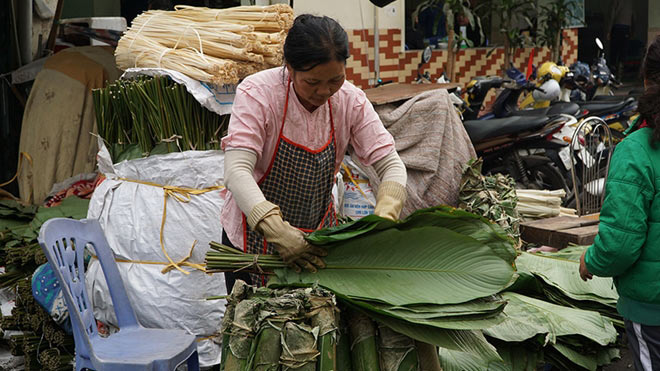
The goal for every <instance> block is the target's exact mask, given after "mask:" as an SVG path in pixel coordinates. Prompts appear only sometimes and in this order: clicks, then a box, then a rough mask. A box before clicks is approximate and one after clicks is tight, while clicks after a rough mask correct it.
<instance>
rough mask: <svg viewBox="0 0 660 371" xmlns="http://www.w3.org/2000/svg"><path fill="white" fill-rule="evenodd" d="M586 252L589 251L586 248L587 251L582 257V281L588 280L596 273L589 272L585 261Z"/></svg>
mask: <svg viewBox="0 0 660 371" xmlns="http://www.w3.org/2000/svg"><path fill="white" fill-rule="evenodd" d="M586 254H587V251H586V250H585V252H583V253H582V256H581V257H580V278H582V281H587V280H590V279H592V278H593V277H594V275H593V274H591V273H590V272H589V269H588V268H587V265H586V264H585V263H584V256H585V255H586Z"/></svg>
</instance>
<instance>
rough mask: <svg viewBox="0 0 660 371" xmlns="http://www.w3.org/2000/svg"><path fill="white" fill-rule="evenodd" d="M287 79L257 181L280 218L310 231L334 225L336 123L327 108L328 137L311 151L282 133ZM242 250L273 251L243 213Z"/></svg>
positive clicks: (259, 281) (255, 280)
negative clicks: (268, 155) (270, 148)
mask: <svg viewBox="0 0 660 371" xmlns="http://www.w3.org/2000/svg"><path fill="white" fill-rule="evenodd" d="M290 89H291V81H290V80H289V82H288V85H287V91H286V101H285V103H284V115H283V117H282V127H281V128H280V134H279V139H278V143H277V146H276V147H275V152H274V154H273V159H272V160H271V163H270V167H269V169H268V170H267V171H266V173H265V174H264V175H263V177H262V178H261V179H260V180H259V181H258V182H257V184H258V185H259V188H261V191H262V192H263V194H264V196H265V197H266V199H267V200H268V201H270V202H272V203H274V204H275V205H278V206H279V207H280V210H281V211H282V216H283V219H284V220H285V221H287V222H289V223H290V224H291V225H292V226H294V227H296V228H298V229H300V230H302V231H304V232H312V231H314V230H316V229H320V228H325V227H329V226H334V225H337V217H336V215H335V208H334V203H333V200H332V186H333V184H334V178H335V158H336V153H335V152H336V145H335V124H334V120H333V119H332V105H331V104H330V101H329V100H328V107H329V109H330V125H331V126H330V128H331V131H330V139H329V140H328V142H327V143H326V144H325V145H324V146H323V147H322V148H320V149H317V150H311V149H309V148H307V147H305V146H304V145H302V144H298V143H295V142H293V141H292V140H290V139H289V138H287V137H285V136H284V135H283V132H284V123H285V122H286V113H287V110H288V107H289V91H290ZM243 240H244V241H245V242H244V243H245V245H244V247H243V251H245V252H247V253H249V254H273V253H274V251H275V249H274V247H273V245H272V244H270V243H268V242H266V240H265V239H264V238H263V237H262V236H261V235H260V234H259V233H257V232H254V231H252V230H250V229H249V228H248V227H247V220H246V218H245V215H243ZM250 276H251V277H252V283H253V284H261V285H263V284H265V279H264V277H263V276H261V277H260V276H259V275H256V274H251V275H250Z"/></svg>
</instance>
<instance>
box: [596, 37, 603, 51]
mask: <svg viewBox="0 0 660 371" xmlns="http://www.w3.org/2000/svg"><path fill="white" fill-rule="evenodd" d="M596 45H598V49H600V50H603V43H602V42H601V41H600V39H599V38H596Z"/></svg>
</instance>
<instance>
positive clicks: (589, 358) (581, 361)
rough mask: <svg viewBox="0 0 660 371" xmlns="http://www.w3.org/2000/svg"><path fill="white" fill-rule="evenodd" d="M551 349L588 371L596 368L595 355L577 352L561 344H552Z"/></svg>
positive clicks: (596, 360)
mask: <svg viewBox="0 0 660 371" xmlns="http://www.w3.org/2000/svg"><path fill="white" fill-rule="evenodd" d="M552 347H553V348H555V349H556V350H557V351H558V352H559V353H560V354H561V355H562V356H564V357H566V358H568V359H569V360H570V361H571V362H573V363H575V364H576V365H579V366H581V367H583V368H586V369H587V370H589V371H596V367H598V359H597V356H596V355H595V354H593V355H591V354H585V353H582V352H579V351H577V350H575V349H573V348H571V347H570V346H568V345H566V344H562V342H557V343H556V344H552Z"/></svg>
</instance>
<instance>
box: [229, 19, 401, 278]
mask: <svg viewBox="0 0 660 371" xmlns="http://www.w3.org/2000/svg"><path fill="white" fill-rule="evenodd" d="M348 56H349V54H348V37H347V35H346V32H345V31H344V30H343V29H342V28H341V26H340V25H339V24H338V23H337V22H336V21H334V20H333V19H331V18H328V17H317V16H312V15H307V14H305V15H301V16H299V17H297V18H296V19H295V21H294V24H293V26H292V28H291V30H289V33H288V36H287V38H286V40H285V43H284V59H285V67H279V68H273V69H269V70H265V71H261V72H259V73H256V74H254V75H252V76H249V77H247V78H246V79H245V80H244V81H243V82H241V84H240V85H239V86H238V88H237V91H236V97H235V99H234V105H233V108H232V115H231V119H230V121H229V130H228V134H227V136H226V137H224V138H223V139H222V149H223V150H224V151H225V186H226V188H227V190H228V192H227V193H226V198H225V207H224V209H223V211H222V215H221V220H222V225H223V229H224V232H223V243H224V244H227V245H231V246H233V247H235V248H238V249H241V250H244V251H246V252H248V253H259V254H270V253H273V252H277V253H278V254H279V255H280V256H281V257H282V259H283V260H284V262H286V263H287V264H288V265H289V266H290V267H291V268H293V269H296V270H297V271H300V270H301V269H307V270H309V271H316V269H317V268H323V267H324V263H323V260H322V259H321V257H323V256H325V255H326V252H325V250H324V249H322V248H319V247H314V246H311V245H309V244H308V243H307V242H306V241H305V239H304V235H305V233H306V232H311V231H313V230H315V229H319V228H323V227H329V226H333V225H336V224H337V219H336V217H335V212H334V205H333V200H332V186H333V184H334V180H335V175H336V174H337V172H338V171H339V166H340V164H341V161H342V159H343V156H344V153H345V152H346V150H347V147H348V146H349V145H350V146H351V147H352V149H353V152H354V153H355V156H357V158H358V159H359V160H360V161H361V162H362V163H364V164H366V165H373V166H374V168H375V170H376V171H377V173H378V174H379V176H380V178H381V179H382V183H381V186H380V187H379V189H378V194H377V197H376V199H377V204H376V209H375V214H377V215H380V216H382V217H387V218H391V219H397V218H398V217H399V213H400V212H401V208H402V207H403V203H404V201H405V198H406V189H405V185H406V170H405V166H404V165H403V163H402V162H401V159H400V158H399V156H398V155H397V153H396V151H395V149H394V140H393V138H392V136H391V135H390V134H389V133H388V132H387V130H385V128H384V126H383V124H382V123H381V121H380V119H379V118H378V116H377V114H376V112H375V111H374V109H373V107H372V106H371V104H370V103H369V101H368V100H367V98H366V96H365V94H364V92H362V91H361V90H360V89H358V88H356V87H355V86H354V85H353V84H351V83H350V82H347V81H345V67H346V59H347V58H348ZM225 277H226V283H227V289H228V290H231V288H232V286H233V283H234V280H235V278H236V275H235V274H233V273H229V274H226V275H225ZM252 277H253V278H256V277H257V276H254V275H253V276H252ZM241 278H242V279H244V280H245V279H247V277H246V276H245V275H242V276H241ZM248 282H249V280H248ZM253 283H254V284H263V283H264V282H263V281H262V282H253Z"/></svg>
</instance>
